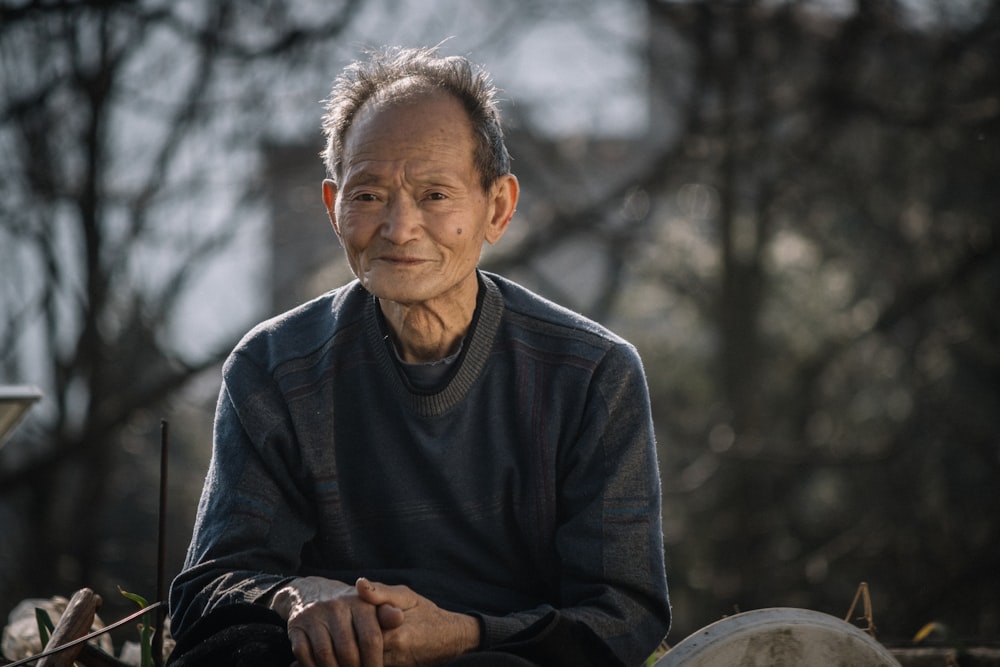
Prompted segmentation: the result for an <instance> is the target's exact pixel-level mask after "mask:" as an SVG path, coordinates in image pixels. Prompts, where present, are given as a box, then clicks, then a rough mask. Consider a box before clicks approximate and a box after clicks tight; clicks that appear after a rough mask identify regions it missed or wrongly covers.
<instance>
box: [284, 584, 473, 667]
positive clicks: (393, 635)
mask: <svg viewBox="0 0 1000 667" xmlns="http://www.w3.org/2000/svg"><path fill="white" fill-rule="evenodd" d="M270 606H271V608H272V609H274V610H275V611H276V612H278V614H279V615H280V616H281V617H282V618H284V619H285V621H286V622H287V624H288V638H289V640H290V641H291V644H292V653H293V655H294V656H295V659H296V661H297V663H293V665H298V667H414V666H416V665H422V666H426V665H436V664H440V663H442V662H445V661H447V660H449V659H451V658H454V657H457V656H459V655H461V654H463V653H467V652H469V651H472V650H475V649H476V647H477V646H478V645H479V621H477V620H476V619H475V618H474V617H472V616H469V615H466V614H459V613H455V612H449V611H445V610H444V609H441V608H440V607H438V606H437V605H436V604H434V603H433V602H431V601H430V600H428V599H427V598H425V597H423V596H421V595H419V594H417V593H416V592H414V591H413V590H412V589H411V588H409V587H408V586H389V585H386V584H381V583H378V582H371V581H368V580H367V579H365V578H361V579H358V581H357V582H356V583H355V584H354V585H353V586H352V585H350V584H347V583H344V582H341V581H335V580H333V579H326V578H323V577H302V578H299V579H295V580H293V581H292V582H291V583H289V584H288V585H287V586H285V587H284V588H281V589H280V590H278V591H277V592H276V593H275V594H274V597H273V598H272V600H271V604H270Z"/></svg>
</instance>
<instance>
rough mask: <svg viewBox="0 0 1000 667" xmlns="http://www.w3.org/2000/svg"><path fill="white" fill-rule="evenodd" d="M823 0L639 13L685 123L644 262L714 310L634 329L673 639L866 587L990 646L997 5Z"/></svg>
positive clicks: (687, 302) (660, 281) (996, 428)
mask: <svg viewBox="0 0 1000 667" xmlns="http://www.w3.org/2000/svg"><path fill="white" fill-rule="evenodd" d="M819 4H820V3H807V2H789V3H763V2H762V3H750V2H748V3H713V2H690V3H666V2H656V1H652V0H651V1H650V2H648V3H647V7H648V10H649V14H650V20H651V24H652V25H654V26H655V28H654V29H655V30H657V31H658V32H657V33H656V35H655V36H654V37H653V38H652V39H651V42H650V49H651V53H650V69H651V71H652V72H653V73H654V81H655V82H656V83H655V85H658V86H659V90H660V91H661V99H665V100H672V101H673V103H674V104H675V105H676V108H675V109H674V110H673V111H674V113H673V115H674V117H675V118H676V117H679V118H681V119H683V120H682V127H683V129H682V130H681V132H680V134H679V137H678V140H677V142H676V143H675V144H673V145H672V150H671V151H670V152H669V153H666V154H665V155H664V159H663V160H661V161H660V162H659V163H658V164H656V165H655V166H656V168H654V169H653V170H652V171H650V172H649V174H648V177H647V178H646V180H645V182H644V187H646V188H647V189H649V190H651V191H653V192H655V193H657V194H658V195H659V196H661V197H667V198H672V199H673V207H672V208H671V209H670V210H669V212H667V213H666V214H665V215H662V216H660V217H659V218H658V219H656V220H654V221H653V222H654V224H656V225H662V227H660V229H659V230H658V231H657V234H659V235H660V238H661V239H662V244H661V245H657V246H656V248H655V251H654V252H653V253H651V254H650V256H649V258H648V260H647V261H646V262H643V263H642V264H641V265H640V266H639V267H637V268H638V274H639V275H640V276H641V282H642V283H644V284H645V285H646V286H647V287H646V288H644V289H645V290H646V292H648V291H650V290H652V291H655V292H658V293H659V296H658V297H657V298H656V299H655V301H653V302H654V303H658V304H665V307H661V309H659V310H658V311H654V314H655V313H658V314H659V315H660V317H665V318H666V319H668V320H673V321H675V322H676V321H677V320H678V318H680V317H682V316H683V314H684V313H685V312H686V311H688V312H694V313H697V314H699V315H701V316H704V317H705V318H706V319H705V320H702V321H698V324H697V325H695V326H692V327H691V329H690V330H689V338H688V339H687V340H679V341H678V342H676V343H675V344H673V345H671V346H669V347H666V346H663V345H662V344H658V343H657V342H655V341H654V340H650V339H647V341H646V344H647V345H649V346H650V347H651V348H652V349H654V350H656V351H655V352H653V354H652V355H647V357H648V358H649V361H650V363H651V365H652V367H653V369H655V370H653V371H652V373H653V376H654V383H655V384H656V388H655V390H656V395H657V398H658V400H657V404H658V405H660V406H661V407H662V411H661V412H660V413H659V415H658V418H659V422H660V425H661V431H662V432H663V433H669V434H670V436H669V437H668V441H670V442H671V443H673V444H674V445H676V447H671V449H670V450H669V451H668V453H667V455H666V456H665V459H666V461H667V462H668V467H667V469H668V471H669V472H668V480H667V489H666V490H667V495H666V498H667V500H666V506H667V532H668V539H669V540H670V542H671V545H672V546H671V548H670V552H671V564H672V567H671V572H672V575H673V577H672V583H673V590H674V592H675V595H676V601H677V603H678V630H679V631H680V635H681V636H683V634H684V633H685V632H689V631H692V630H694V629H695V628H696V627H697V626H698V625H699V624H703V623H705V622H709V621H711V620H714V619H715V618H717V617H718V615H721V614H724V613H729V612H731V611H732V610H733V609H734V607H737V608H744V609H749V608H755V607H761V606H777V605H793V606H807V607H811V608H819V609H823V610H825V611H829V612H831V613H835V614H840V613H844V612H845V611H846V608H847V605H848V604H849V602H850V599H851V597H852V595H853V592H854V589H855V587H856V586H857V584H858V583H859V582H860V581H863V580H865V581H869V582H871V584H872V587H873V591H874V593H875V595H876V603H877V610H876V614H877V618H878V617H879V616H880V618H879V620H880V621H881V625H882V626H883V627H884V628H885V629H886V631H887V632H889V633H891V634H893V635H895V636H897V637H900V636H909V635H912V633H913V632H914V631H915V630H916V629H917V628H919V627H920V626H921V624H922V623H924V622H926V621H927V620H930V619H932V618H938V617H943V618H946V619H947V620H948V622H949V623H951V624H952V625H953V626H957V627H962V628H963V629H964V630H965V632H967V633H968V634H970V635H976V634H982V635H996V634H997V632H998V631H1000V606H998V604H997V601H996V599H995V596H993V595H992V593H989V591H996V590H997V589H998V588H1000V579H998V572H997V570H996V568H995V567H993V566H992V565H990V564H991V563H995V562H996V561H997V559H998V558H1000V536H998V535H997V531H996V529H995V525H996V519H995V517H996V516H1000V495H998V494H997V493H996V492H995V484H996V479H997V473H998V472H1000V468H998V465H1000V458H998V453H1000V452H998V440H997V437H998V436H997V434H998V433H1000V417H998V416H997V413H996V410H995V406H996V405H997V404H1000V382H998V379H1000V344H998V340H1000V339H998V337H997V335H996V332H997V325H998V322H1000V320H998V315H997V311H996V304H997V303H998V302H1000V298H998V297H1000V261H998V260H1000V246H998V241H1000V239H998V238H997V227H996V225H997V220H996V211H998V210H1000V192H998V191H997V189H996V187H995V186H994V185H991V181H994V180H995V178H996V174H997V173H1000V163H998V159H1000V153H998V151H997V146H998V142H1000V97H998V94H997V91H998V90H1000V78H998V70H997V68H996V67H995V63H996V62H1000V11H998V8H997V6H996V5H995V4H989V3H983V4H979V5H974V4H970V5H966V6H965V7H966V13H965V14H961V13H959V12H958V10H954V11H955V15H954V16H952V17H950V18H951V20H947V19H948V17H946V16H936V17H934V20H930V21H925V22H922V23H919V24H918V23H916V22H915V21H912V20H910V19H912V17H910V16H908V15H907V13H906V11H905V10H904V6H903V4H902V3H894V2H858V3H857V4H856V6H855V7H854V9H853V11H851V12H849V13H847V14H846V15H844V16H834V15H831V14H829V13H825V12H823V11H821V9H822V8H821V7H819ZM927 8H928V9H933V8H934V6H933V5H930V3H928V6H927ZM939 10H941V11H944V10H943V5H942V6H941V7H939ZM678 54H680V56H681V57H678ZM654 122H655V121H654ZM671 246H679V248H676V249H674V248H672V247H671ZM637 293H645V292H642V291H640V292H637ZM632 308H633V309H634V308H635V307H634V306H632ZM678 359H681V361H679V362H677V360H678ZM661 364H662V365H661ZM672 368H676V369H679V370H680V371H681V373H680V374H678V373H676V372H674V371H673V370H672ZM691 373H696V374H704V376H705V377H708V378H711V383H710V384H709V385H707V386H706V385H705V383H704V381H703V380H702V379H697V378H692V376H691V375H690V374H691ZM678 406H681V411H682V412H680V413H678V412H677V410H678ZM672 411H673V412H672ZM678 465H680V468H679V469H676V468H675V466H678ZM710 610H714V615H713V613H712V611H710ZM690 614H696V615H697V616H698V618H696V619H695V618H691V617H690ZM706 614H707V616H706Z"/></svg>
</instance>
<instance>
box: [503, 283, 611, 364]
mask: <svg viewBox="0 0 1000 667" xmlns="http://www.w3.org/2000/svg"><path fill="white" fill-rule="evenodd" d="M485 275H486V276H487V277H488V278H489V279H490V280H491V281H492V282H493V283H494V284H495V285H496V286H497V289H498V290H499V291H500V294H501V295H502V297H503V304H504V312H505V314H506V316H507V318H508V320H509V321H510V323H511V324H512V325H514V326H515V327H517V328H520V329H522V330H524V331H525V332H530V333H535V334H538V335H548V336H556V337H560V338H569V339H574V340H579V341H581V342H585V343H589V344H591V345H595V346H597V347H602V348H606V347H610V346H617V345H626V346H630V345H629V343H628V342H627V341H626V340H625V339H623V338H622V337H621V336H619V335H618V334H616V333H614V332H613V331H611V330H610V329H609V328H607V327H606V326H604V325H603V324H600V323H598V322H596V321H595V320H593V319H590V318H589V317H586V316H584V315H582V314H580V313H578V312H576V311H574V310H571V309H569V308H567V307H565V306H562V305H560V304H558V303H556V302H554V301H551V300H549V299H547V298H546V297H543V296H541V295H540V294H537V293H536V292H533V291H532V290H530V289H528V288H527V287H524V286H523V285H520V284H518V283H516V282H514V281H512V280H510V279H509V278H504V277H502V276H498V275H496V274H490V273H487V274H485Z"/></svg>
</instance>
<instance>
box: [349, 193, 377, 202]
mask: <svg viewBox="0 0 1000 667" xmlns="http://www.w3.org/2000/svg"><path fill="white" fill-rule="evenodd" d="M354 201H378V197H376V196H375V195H374V194H372V193H371V192H360V193H358V194H356V195H354Z"/></svg>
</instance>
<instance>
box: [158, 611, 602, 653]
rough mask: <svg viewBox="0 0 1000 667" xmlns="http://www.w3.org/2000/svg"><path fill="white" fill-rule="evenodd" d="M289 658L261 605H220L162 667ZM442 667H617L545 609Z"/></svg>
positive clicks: (580, 629)
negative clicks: (503, 637) (497, 641)
mask: <svg viewBox="0 0 1000 667" xmlns="http://www.w3.org/2000/svg"><path fill="white" fill-rule="evenodd" d="M293 661H294V657H293V656H292V646H291V644H290V643H289V641H288V633H287V631H286V630H285V622H284V621H283V620H282V619H281V618H280V617H279V616H278V615H277V614H276V613H274V612H273V611H271V610H270V609H268V608H267V607H264V606H262V605H253V604H241V605H234V606H231V607H223V608H220V609H217V610H215V611H213V612H212V613H211V614H209V615H208V616H206V617H204V618H202V619H200V620H199V621H198V622H197V623H195V624H194V626H192V627H191V629H190V630H188V631H187V632H185V633H184V635H183V636H182V637H180V638H178V641H177V646H176V648H175V649H174V652H173V653H172V654H171V656H170V660H169V661H168V663H167V665H168V667H285V666H286V665H289V664H291V663H292V662H293ZM445 667H621V662H620V661H619V660H618V659H617V658H616V657H615V656H614V655H613V654H611V652H610V650H609V649H608V647H607V646H606V645H605V644H604V643H603V642H602V641H600V640H599V639H598V638H597V637H596V636H594V634H593V633H592V631H590V629H589V628H587V627H586V626H584V625H583V624H580V623H575V622H573V621H570V620H568V619H566V618H564V617H561V616H560V615H559V613H558V612H551V613H550V614H549V615H547V616H546V617H544V618H542V619H540V620H539V621H538V622H536V623H535V624H534V625H532V626H531V627H529V628H526V629H525V630H523V631H522V632H520V633H518V634H517V635H515V636H513V637H511V638H510V639H509V640H508V641H506V642H504V643H503V644H502V645H500V646H496V647H494V648H491V649H489V650H485V651H478V652H475V653H469V654H466V655H463V656H461V657H460V658H456V659H455V660H451V661H449V662H448V663H447V664H446V665H445Z"/></svg>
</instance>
